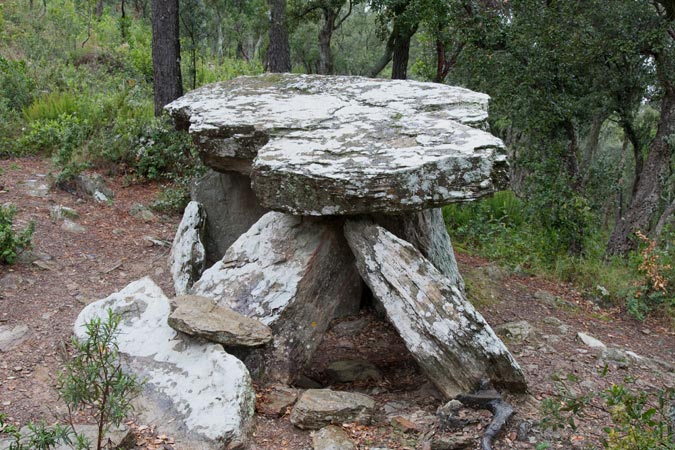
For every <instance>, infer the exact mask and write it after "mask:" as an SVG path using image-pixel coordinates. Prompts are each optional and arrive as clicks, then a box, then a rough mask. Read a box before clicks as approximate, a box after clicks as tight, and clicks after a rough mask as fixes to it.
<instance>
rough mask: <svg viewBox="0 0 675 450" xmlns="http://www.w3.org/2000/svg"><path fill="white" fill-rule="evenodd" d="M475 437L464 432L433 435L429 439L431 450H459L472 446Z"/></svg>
mask: <svg viewBox="0 0 675 450" xmlns="http://www.w3.org/2000/svg"><path fill="white" fill-rule="evenodd" d="M475 442H476V439H475V438H474V437H472V436H467V435H464V434H453V435H449V436H434V437H433V438H432V439H431V450H460V449H463V448H469V447H471V446H473V445H474V444H475Z"/></svg>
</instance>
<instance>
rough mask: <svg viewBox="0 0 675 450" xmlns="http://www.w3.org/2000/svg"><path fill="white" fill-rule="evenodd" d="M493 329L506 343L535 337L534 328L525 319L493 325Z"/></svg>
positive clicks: (515, 342) (520, 342) (519, 342)
mask: <svg viewBox="0 0 675 450" xmlns="http://www.w3.org/2000/svg"><path fill="white" fill-rule="evenodd" d="M494 331H495V333H497V335H498V336H499V337H501V338H502V339H503V340H504V342H506V343H507V344H522V343H524V342H533V341H534V340H535V339H536V330H535V329H534V327H533V326H532V324H530V323H529V322H528V321H527V320H519V321H516V322H507V323H502V324H500V325H497V326H495V327H494Z"/></svg>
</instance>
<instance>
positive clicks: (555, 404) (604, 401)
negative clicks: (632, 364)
mask: <svg viewBox="0 0 675 450" xmlns="http://www.w3.org/2000/svg"><path fill="white" fill-rule="evenodd" d="M606 373H607V368H606V367H605V368H604V369H603V375H604V374H606ZM577 381H578V379H577V378H576V377H575V376H573V375H569V376H568V377H567V378H566V379H565V380H563V379H556V382H557V386H558V390H559V394H558V395H557V396H555V397H549V398H546V399H544V401H543V402H542V414H543V419H542V421H541V426H542V428H544V429H547V428H551V429H553V430H557V429H562V428H571V429H572V430H576V428H577V420H578V419H580V418H583V417H584V415H585V411H586V410H587V409H588V408H591V407H592V408H593V410H594V411H602V412H604V413H605V417H606V419H607V420H608V421H609V423H608V424H607V425H606V426H605V427H604V428H603V431H604V433H605V436H604V438H603V439H602V445H603V447H604V448H605V449H608V450H632V449H661V450H675V420H674V417H673V416H672V415H673V414H674V413H675V410H674V409H673V408H675V388H664V389H661V390H657V391H655V392H645V391H640V390H633V389H631V387H630V386H631V385H632V384H633V381H634V380H632V379H630V378H627V379H625V381H624V383H623V384H621V383H620V384H613V385H612V386H611V387H610V388H608V389H606V390H604V391H601V392H590V393H587V394H583V395H582V394H577V395H573V394H571V390H570V389H569V387H568V383H569V382H573V383H576V382H577Z"/></svg>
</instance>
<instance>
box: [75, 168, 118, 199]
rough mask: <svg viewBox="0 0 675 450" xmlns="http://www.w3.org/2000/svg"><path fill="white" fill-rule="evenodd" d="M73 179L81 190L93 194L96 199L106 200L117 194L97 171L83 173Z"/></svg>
mask: <svg viewBox="0 0 675 450" xmlns="http://www.w3.org/2000/svg"><path fill="white" fill-rule="evenodd" d="M73 181H74V183H75V187H76V188H77V189H78V190H79V191H81V192H83V193H85V194H87V195H90V196H92V197H93V198H94V199H95V200H96V201H100V202H106V201H108V200H110V199H112V198H113V197H114V196H115V193H114V192H113V190H112V189H110V188H109V187H108V185H107V184H106V182H105V179H104V178H103V177H102V176H101V175H99V174H97V173H91V174H89V173H81V174H79V175H77V176H76V177H75V178H74V180H73Z"/></svg>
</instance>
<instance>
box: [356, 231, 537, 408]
mask: <svg viewBox="0 0 675 450" xmlns="http://www.w3.org/2000/svg"><path fill="white" fill-rule="evenodd" d="M345 235H346V237H347V241H348V242H349V246H350V247H351V248H352V251H353V252H354V255H355V256H356V265H357V267H358V268H359V272H360V273H361V276H362V277H363V279H364V280H365V281H366V283H367V284H368V286H369V287H370V289H371V291H372V292H373V296H374V297H375V298H376V299H377V300H378V301H380V302H381V303H382V305H383V306H384V309H385V311H386V313H387V317H388V318H389V320H390V321H391V323H392V324H393V325H394V327H395V328H396V329H397V330H398V332H399V334H400V335H401V338H402V339H403V341H404V342H405V344H406V346H407V347H408V349H409V350H410V352H411V354H412V355H413V357H414V358H415V359H416V360H417V362H418V363H419V365H420V367H421V368H422V370H423V371H424V372H425V373H426V375H427V376H428V377H429V379H430V380H431V381H432V382H433V383H434V384H435V385H436V387H438V389H439V390H440V391H441V392H442V393H443V394H444V395H445V396H447V397H448V398H453V397H455V396H457V395H459V394H462V393H466V392H471V391H473V390H474V389H476V388H478V387H479V385H480V384H481V382H482V381H483V380H485V379H489V380H490V381H492V383H493V384H495V385H496V386H499V387H504V388H507V389H510V390H512V391H517V392H518V391H521V392H522V391H524V390H526V388H527V385H526V382H525V378H524V375H523V372H522V370H521V369H520V367H519V366H518V363H517V362H516V361H515V360H514V359H513V357H512V356H511V353H509V351H508V350H507V349H506V347H505V346H504V344H503V343H502V342H501V341H500V340H499V338H498V337H497V336H496V335H495V334H494V332H493V331H492V329H491V328H490V326H489V325H488V324H487V322H485V320H484V319H483V317H482V316H481V315H480V314H479V313H478V312H477V311H476V310H475V309H474V308H473V306H472V305H471V304H470V303H469V302H468V301H467V300H466V298H465V297H464V295H463V294H462V292H461V291H460V290H459V288H458V287H457V286H456V285H453V284H451V282H450V281H449V280H448V278H447V277H445V276H444V275H443V274H442V273H441V272H440V271H439V270H438V269H436V267H434V266H433V264H431V263H430V262H429V261H428V260H427V259H426V258H424V257H423V256H422V254H421V253H420V252H419V251H418V250H417V249H416V248H414V247H413V246H412V245H411V244H409V243H407V242H405V241H403V240H402V239H399V238H397V237H396V236H394V235H393V234H391V233H390V232H388V231H387V230H385V229H384V228H382V227H380V226H378V225H375V224H373V223H371V222H368V221H347V222H346V224H345Z"/></svg>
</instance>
